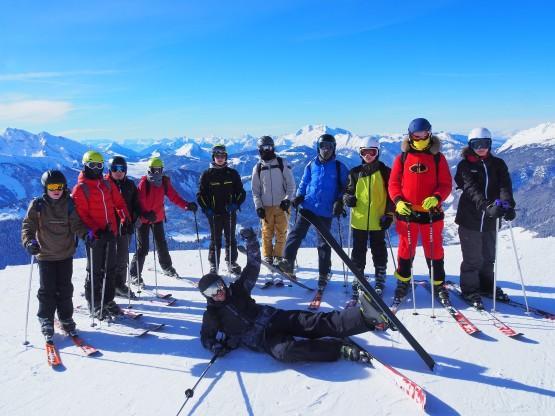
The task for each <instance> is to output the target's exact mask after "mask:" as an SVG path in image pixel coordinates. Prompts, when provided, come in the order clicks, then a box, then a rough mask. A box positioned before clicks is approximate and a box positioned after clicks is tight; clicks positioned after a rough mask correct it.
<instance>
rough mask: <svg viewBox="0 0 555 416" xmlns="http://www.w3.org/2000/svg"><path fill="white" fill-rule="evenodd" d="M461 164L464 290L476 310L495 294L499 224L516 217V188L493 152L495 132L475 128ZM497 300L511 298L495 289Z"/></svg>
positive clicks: (458, 178) (457, 176)
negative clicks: (492, 145) (500, 221)
mask: <svg viewBox="0 0 555 416" xmlns="http://www.w3.org/2000/svg"><path fill="white" fill-rule="evenodd" d="M462 157H463V160H461V161H460V162H459V164H458V165H457V171H456V173H455V183H456V184H457V187H458V188H459V189H462V195H461V198H460V199H459V206H458V208H457V215H456V217H455V222H456V223H457V224H458V225H459V239H460V240H461V251H462V257H463V260H462V263H461V290H462V293H463V296H464V297H465V299H466V300H467V301H468V302H470V303H471V304H472V306H474V307H475V308H476V309H484V305H483V303H482V297H481V296H482V295H484V296H492V295H493V280H494V279H493V277H494V276H493V269H494V263H495V240H496V238H495V237H496V229H495V228H496V226H495V224H496V221H497V219H499V218H504V219H505V220H507V221H512V220H514V219H515V217H516V213H515V200H514V199H513V186H512V183H511V176H510V175H509V169H508V168H507V165H506V164H505V162H504V161H503V159H500V158H499V157H496V156H494V155H493V154H492V153H491V132H490V131H489V130H488V129H486V128H475V129H472V130H471V131H470V133H469V134H468V146H467V147H465V148H464V149H463V151H462ZM495 297H496V299H497V300H500V301H503V302H507V301H508V300H509V297H508V296H507V294H506V293H505V292H503V290H502V289H501V288H500V287H496V288H495Z"/></svg>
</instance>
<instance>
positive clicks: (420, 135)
mask: <svg viewBox="0 0 555 416" xmlns="http://www.w3.org/2000/svg"><path fill="white" fill-rule="evenodd" d="M429 137H430V132H429V131H417V132H414V133H411V135H410V138H411V139H412V140H414V141H417V142H418V141H420V140H426V139H428V138H429Z"/></svg>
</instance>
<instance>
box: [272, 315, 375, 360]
mask: <svg viewBox="0 0 555 416" xmlns="http://www.w3.org/2000/svg"><path fill="white" fill-rule="evenodd" d="M370 330H372V328H371V327H369V326H368V325H367V324H366V322H365V321H364V318H363V317H362V313H361V312H360V309H359V308H347V309H344V310H342V311H332V312H317V313H314V312H309V311H295V310H293V311H291V310H283V309H279V310H278V311H277V312H276V314H275V315H274V316H273V317H272V319H271V320H270V323H269V324H268V326H267V327H266V330H265V333H264V349H265V351H266V352H267V353H268V354H270V355H271V356H272V357H274V358H275V359H276V360H279V361H285V362H294V361H336V360H337V359H338V358H339V357H340V350H341V346H342V345H343V344H345V341H344V340H343V339H342V338H344V337H348V336H351V335H356V334H360V333H363V332H367V331H370ZM295 337H299V338H303V339H297V338H295ZM324 337H329V338H324Z"/></svg>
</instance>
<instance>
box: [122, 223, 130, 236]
mask: <svg viewBox="0 0 555 416" xmlns="http://www.w3.org/2000/svg"><path fill="white" fill-rule="evenodd" d="M129 230H131V232H130V231H129ZM120 233H121V235H125V234H133V224H132V223H131V222H130V221H125V222H124V223H122V224H121V226H120Z"/></svg>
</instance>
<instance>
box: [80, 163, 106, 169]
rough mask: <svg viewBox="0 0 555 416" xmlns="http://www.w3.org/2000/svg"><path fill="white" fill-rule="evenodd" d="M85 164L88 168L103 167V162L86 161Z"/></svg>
mask: <svg viewBox="0 0 555 416" xmlns="http://www.w3.org/2000/svg"><path fill="white" fill-rule="evenodd" d="M85 166H86V167H88V168H89V169H103V168H104V163H103V162H87V163H85Z"/></svg>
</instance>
